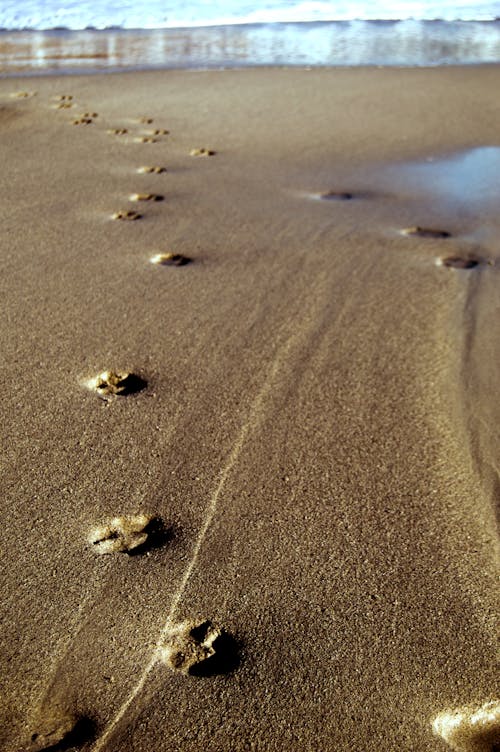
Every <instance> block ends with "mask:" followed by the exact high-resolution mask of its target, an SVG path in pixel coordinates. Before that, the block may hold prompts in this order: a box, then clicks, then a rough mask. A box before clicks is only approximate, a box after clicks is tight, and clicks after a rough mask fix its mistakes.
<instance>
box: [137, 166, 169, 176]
mask: <svg viewBox="0 0 500 752" xmlns="http://www.w3.org/2000/svg"><path fill="white" fill-rule="evenodd" d="M166 171H167V168H166V167H157V166H147V165H146V166H143V167H138V168H137V172H140V173H152V172H154V173H156V174H157V175H159V174H160V173H161V172H166Z"/></svg>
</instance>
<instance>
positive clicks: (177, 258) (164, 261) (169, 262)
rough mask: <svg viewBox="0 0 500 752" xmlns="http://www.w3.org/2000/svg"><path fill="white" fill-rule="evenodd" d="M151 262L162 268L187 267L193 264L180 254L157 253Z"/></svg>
mask: <svg viewBox="0 0 500 752" xmlns="http://www.w3.org/2000/svg"><path fill="white" fill-rule="evenodd" d="M150 261H151V263H152V264H159V265H160V266H185V265H186V264H189V263H190V262H191V259H190V258H188V257H187V256H182V255H181V254H180V253H157V254H156V256H152V257H151V259H150Z"/></svg>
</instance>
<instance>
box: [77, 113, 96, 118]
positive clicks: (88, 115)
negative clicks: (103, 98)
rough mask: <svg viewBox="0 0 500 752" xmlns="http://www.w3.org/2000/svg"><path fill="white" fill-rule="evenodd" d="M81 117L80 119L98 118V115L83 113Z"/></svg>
mask: <svg viewBox="0 0 500 752" xmlns="http://www.w3.org/2000/svg"><path fill="white" fill-rule="evenodd" d="M81 117H82V118H96V117H99V113H98V112H84V113H83V114H82V115H81Z"/></svg>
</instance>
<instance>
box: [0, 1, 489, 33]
mask: <svg viewBox="0 0 500 752" xmlns="http://www.w3.org/2000/svg"><path fill="white" fill-rule="evenodd" d="M179 6H181V7H179ZM498 9H499V6H498V3H496V2H463V1H461V0H444V2H443V1H441V2H435V0H421V1H420V2H417V1H416V0H412V1H410V2H406V3H401V2H396V0H383V2H379V1H377V0H357V1H355V2H347V1H346V0H303V1H302V2H301V1H300V0H295V1H294V0H274V1H272V2H269V1H268V2H266V1H265V0H262V2H261V7H259V5H258V4H256V3H255V2H249V0H236V1H235V0H215V1H214V2H210V1H209V0H190V2H187V3H182V4H180V3H178V2H176V0H144V2H142V3H140V4H137V5H136V4H134V3H133V2H132V1H131V0H108V2H106V4H105V8H104V9H102V8H99V7H96V3H95V0H66V1H65V2H62V0H44V1H43V2H42V0H26V1H25V2H23V4H22V8H20V3H19V2H18V0H4V2H3V3H2V7H1V8H0V28H2V29H4V30H11V31H14V30H23V31H25V30H34V31H42V30H55V29H62V28H63V29H70V30H82V29H89V28H91V29H168V28H195V27H204V26H232V25H238V24H272V23H299V22H322V21H405V20H415V21H425V20H440V21H493V20H497V19H498Z"/></svg>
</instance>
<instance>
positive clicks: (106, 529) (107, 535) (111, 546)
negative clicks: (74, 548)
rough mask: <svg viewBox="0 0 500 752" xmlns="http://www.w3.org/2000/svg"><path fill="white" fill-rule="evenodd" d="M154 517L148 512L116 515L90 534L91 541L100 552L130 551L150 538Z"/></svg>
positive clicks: (141, 545)
mask: <svg viewBox="0 0 500 752" xmlns="http://www.w3.org/2000/svg"><path fill="white" fill-rule="evenodd" d="M152 521H153V517H151V516H150V515H147V514H137V515H128V516H124V517H114V518H113V519H112V520H110V521H109V522H108V523H107V524H105V525H101V526H99V527H97V528H95V529H94V530H92V532H91V533H90V535H89V539H88V540H89V543H90V544H91V545H92V547H93V548H94V550H95V551H96V552H97V553H98V554H114V553H118V552H121V553H130V552H131V551H135V550H136V549H138V548H140V547H143V546H144V544H145V543H146V541H147V540H148V535H149V527H150V525H151V523H152Z"/></svg>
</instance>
